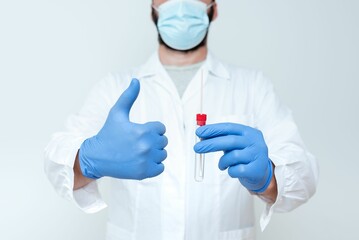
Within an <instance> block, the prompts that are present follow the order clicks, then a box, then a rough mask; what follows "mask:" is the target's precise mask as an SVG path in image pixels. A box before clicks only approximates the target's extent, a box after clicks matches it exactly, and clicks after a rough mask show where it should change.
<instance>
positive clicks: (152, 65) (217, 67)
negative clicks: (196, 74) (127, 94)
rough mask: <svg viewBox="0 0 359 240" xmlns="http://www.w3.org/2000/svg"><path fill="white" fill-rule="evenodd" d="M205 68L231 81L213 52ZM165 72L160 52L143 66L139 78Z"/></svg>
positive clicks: (208, 55) (207, 59) (209, 55)
mask: <svg viewBox="0 0 359 240" xmlns="http://www.w3.org/2000/svg"><path fill="white" fill-rule="evenodd" d="M204 66H206V68H207V69H208V72H209V73H210V74H212V75H214V76H216V77H219V78H222V79H227V80H229V79H230V74H229V72H228V70H227V69H226V67H225V66H224V65H223V64H222V63H221V62H220V61H219V60H218V59H216V58H215V57H214V56H213V55H212V53H211V52H208V54H207V58H206V61H205V63H204ZM162 71H164V68H163V65H162V63H161V62H160V59H159V56H158V52H156V53H154V54H152V56H151V57H150V58H149V60H148V61H147V62H146V63H145V64H144V65H143V66H142V68H141V70H140V71H139V73H138V76H136V77H138V78H146V77H151V76H154V75H156V74H158V73H160V72H162Z"/></svg>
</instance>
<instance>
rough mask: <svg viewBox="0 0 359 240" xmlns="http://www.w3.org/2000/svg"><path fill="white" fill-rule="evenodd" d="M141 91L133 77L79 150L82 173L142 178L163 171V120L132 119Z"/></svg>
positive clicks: (165, 154) (89, 176)
mask: <svg viewBox="0 0 359 240" xmlns="http://www.w3.org/2000/svg"><path fill="white" fill-rule="evenodd" d="M139 92H140V83H139V81H138V80H137V79H133V80H132V82H131V84H130V86H129V87H128V88H127V89H126V91H124V92H123V94H122V95H121V96H120V98H119V99H118V100H117V102H116V104H115V105H114V106H113V107H112V108H111V111H110V113H109V115H108V117H107V120H106V122H105V124H104V126H103V127H102V129H101V130H100V132H99V133H98V134H97V135H95V136H93V137H91V138H88V139H87V140H85V141H84V142H83V143H82V145H81V147H80V151H79V161H80V168H81V171H82V174H83V175H84V176H85V177H88V178H93V179H98V178H101V177H104V176H108V177H114V178H122V179H138V180H142V179H145V178H150V177H154V176H157V175H159V174H161V173H162V172H163V170H164V165H163V164H162V161H163V160H165V159H166V157H167V152H166V150H164V148H165V147H166V146H167V143H168V140H167V138H166V137H165V136H164V133H165V131H166V129H165V126H164V125H163V124H162V123H160V122H148V123H146V124H137V123H132V122H130V120H129V113H130V110H131V107H132V105H133V103H134V102H135V100H136V99H137V96H138V94H139Z"/></svg>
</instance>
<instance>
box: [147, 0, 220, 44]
mask: <svg viewBox="0 0 359 240" xmlns="http://www.w3.org/2000/svg"><path fill="white" fill-rule="evenodd" d="M213 4H214V3H211V4H210V5H206V4H205V3H203V2H201V1H198V0H170V1H167V2H165V3H163V4H161V5H160V6H159V7H155V6H153V8H154V9H155V10H156V11H157V12H158V20H157V28H158V32H159V34H160V36H161V39H162V40H163V42H164V43H165V44H166V45H168V46H169V47H171V48H173V49H176V50H181V51H185V50H189V49H192V48H194V47H196V46H197V45H199V44H200V43H201V42H202V41H203V40H204V38H205V37H206V35H207V32H208V27H209V23H210V19H209V17H208V15H207V10H208V9H209V8H210V7H212V6H213Z"/></svg>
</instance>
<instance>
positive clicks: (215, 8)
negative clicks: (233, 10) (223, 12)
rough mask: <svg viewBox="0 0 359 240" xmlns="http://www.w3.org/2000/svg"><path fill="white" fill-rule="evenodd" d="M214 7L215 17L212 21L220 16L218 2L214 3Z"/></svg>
mask: <svg viewBox="0 0 359 240" xmlns="http://www.w3.org/2000/svg"><path fill="white" fill-rule="evenodd" d="M212 7H213V18H212V22H213V21H214V20H216V19H217V17H218V7H217V3H214V4H213V6H212Z"/></svg>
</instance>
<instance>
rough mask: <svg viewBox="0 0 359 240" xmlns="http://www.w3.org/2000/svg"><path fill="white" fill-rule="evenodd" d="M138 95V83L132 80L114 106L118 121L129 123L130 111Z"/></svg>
mask: <svg viewBox="0 0 359 240" xmlns="http://www.w3.org/2000/svg"><path fill="white" fill-rule="evenodd" d="M139 93H140V82H139V81H138V80H137V79H135V78H134V79H132V81H131V83H130V86H129V87H128V88H127V89H126V90H125V91H124V92H123V93H122V94H121V96H120V97H119V98H118V100H117V102H116V104H115V106H114V108H115V110H116V111H117V114H118V115H117V116H118V117H119V118H120V120H127V121H129V114H130V110H131V108H132V105H133V103H134V102H135V101H136V99H137V97H138V94H139Z"/></svg>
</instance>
